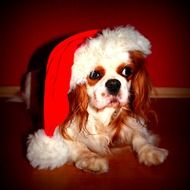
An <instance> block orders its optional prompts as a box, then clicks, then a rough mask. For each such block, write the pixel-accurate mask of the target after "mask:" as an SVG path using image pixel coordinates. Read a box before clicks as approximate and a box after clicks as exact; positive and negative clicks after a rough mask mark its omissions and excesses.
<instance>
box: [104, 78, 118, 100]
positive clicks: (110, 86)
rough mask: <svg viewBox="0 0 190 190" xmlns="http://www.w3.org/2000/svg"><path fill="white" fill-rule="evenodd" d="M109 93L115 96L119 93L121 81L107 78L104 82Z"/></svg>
mask: <svg viewBox="0 0 190 190" xmlns="http://www.w3.org/2000/svg"><path fill="white" fill-rule="evenodd" d="M105 86H106V88H107V90H108V92H109V94H111V95H113V96H116V95H117V94H118V93H119V90H120V87H121V82H120V81H119V80H117V79H109V80H108V81H107V82H106V84H105Z"/></svg>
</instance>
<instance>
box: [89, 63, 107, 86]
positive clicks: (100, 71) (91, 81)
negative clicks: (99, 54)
mask: <svg viewBox="0 0 190 190" xmlns="http://www.w3.org/2000/svg"><path fill="white" fill-rule="evenodd" d="M94 71H97V72H99V73H100V74H101V78H102V77H103V76H104V75H105V72H106V71H105V69H104V68H103V67H102V66H100V65H99V66H97V67H96V68H95V69H94ZM101 78H99V79H94V80H93V79H90V77H89V76H88V77H87V84H88V85H89V86H94V85H95V84H96V83H97V82H98V81H99V80H100V79H101Z"/></svg>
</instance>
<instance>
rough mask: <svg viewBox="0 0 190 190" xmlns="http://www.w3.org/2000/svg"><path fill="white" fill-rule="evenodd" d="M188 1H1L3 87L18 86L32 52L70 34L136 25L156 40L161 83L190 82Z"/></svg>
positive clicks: (154, 59) (153, 59)
mask: <svg viewBox="0 0 190 190" xmlns="http://www.w3.org/2000/svg"><path fill="white" fill-rule="evenodd" d="M187 7H188V6H187V5H185V4H184V3H182V2H179V3H176V1H175V2H172V1H171V2H169V1H139V2H138V1H127V0H126V1H124V0H115V1H103V0H101V1H98V0H90V1H87V0H86V1H85V0H83V1H81V0H69V1H68V2H66V1H56V0H54V1H48V0H46V1H22V2H21V1H15V3H13V2H11V1H10V2H9V1H6V3H4V4H2V5H1V13H0V14H1V23H0V26H1V35H0V38H1V42H0V43H1V53H0V86H18V85H19V84H20V79H21V76H22V74H23V73H24V72H25V70H26V68H27V65H28V64H29V62H30V59H31V57H32V56H33V54H34V53H35V52H36V51H37V50H38V49H39V48H41V47H43V46H44V45H45V44H48V43H49V42H51V41H53V40H56V39H58V38H60V37H64V36H65V35H66V36H67V35H69V34H73V33H76V32H80V31H83V30H89V29H94V28H104V27H108V26H118V25H127V24H130V25H133V26H135V27H136V28H137V29H138V30H139V31H140V32H142V33H143V34H144V35H145V36H146V37H147V38H149V39H150V41H151V42H152V54H151V55H150V56H149V57H148V70H149V72H150V74H151V77H152V80H153V83H154V85H155V86H156V87H188V88H189V87H190V80H189V71H190V56H189V27H188V20H187V19H188V18H189V17H188V15H187V14H188V11H189V10H187Z"/></svg>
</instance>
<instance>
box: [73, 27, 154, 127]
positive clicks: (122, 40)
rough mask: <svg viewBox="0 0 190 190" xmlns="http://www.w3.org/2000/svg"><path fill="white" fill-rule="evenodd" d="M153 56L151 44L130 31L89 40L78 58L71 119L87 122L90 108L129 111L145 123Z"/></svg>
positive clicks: (107, 30) (125, 30)
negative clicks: (148, 58) (148, 61)
mask: <svg viewBox="0 0 190 190" xmlns="http://www.w3.org/2000/svg"><path fill="white" fill-rule="evenodd" d="M149 53H150V43H149V41H148V40H147V39H146V38H144V37H143V36H142V35H141V34H140V33H138V32H137V31H135V30H134V29H133V28H129V27H124V28H122V27H121V28H117V29H115V30H110V29H106V30H103V31H102V33H100V34H98V35H97V36H96V37H95V38H91V39H89V40H87V41H86V42H85V43H84V44H83V45H81V46H80V47H79V48H78V49H77V51H76V52H75V55H74V64H73V67H72V77H71V81H70V86H71V89H70V93H69V102H70V116H72V117H73V116H74V115H75V116H78V117H80V118H81V119H79V120H82V121H84V120H87V117H88V113H87V108H88V106H90V107H91V108H93V109H94V110H96V111H100V110H103V109H105V108H107V107H113V108H115V109H120V108H125V109H127V110H130V113H132V114H134V115H137V116H139V117H142V118H144V119H145V118H146V111H147V109H148V106H149V92H150V89H151V85H150V80H149V77H148V74H147V71H146V68H145V62H146V61H145V59H146V55H147V54H149ZM70 119H71V118H70V117H69V120H70ZM80 126H82V125H80Z"/></svg>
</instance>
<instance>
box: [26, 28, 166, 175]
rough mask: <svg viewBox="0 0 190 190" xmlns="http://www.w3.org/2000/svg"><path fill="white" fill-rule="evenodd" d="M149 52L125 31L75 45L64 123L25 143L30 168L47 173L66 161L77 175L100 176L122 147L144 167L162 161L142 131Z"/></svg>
mask: <svg viewBox="0 0 190 190" xmlns="http://www.w3.org/2000/svg"><path fill="white" fill-rule="evenodd" d="M150 48H151V45H150V42H149V40H148V39H147V38H145V37H144V36H143V35H142V34H141V33H139V32H138V31H137V30H136V29H134V27H131V26H121V27H116V28H114V29H110V28H107V29H103V30H102V31H101V32H98V33H97V34H96V35H95V36H93V37H90V38H88V39H87V40H86V41H84V42H83V43H82V44H80V46H79V47H78V48H77V49H76V51H75V52H74V58H73V62H74V63H73V65H72V68H71V79H70V88H69V92H68V102H69V112H68V115H67V117H66V119H65V120H64V121H63V122H62V123H61V124H59V125H58V126H56V128H55V131H54V134H53V136H52V137H48V136H47V135H46V134H45V132H44V130H43V129H40V130H39V131H38V132H37V133H36V134H34V135H30V136H29V138H28V150H27V157H28V159H29V161H30V163H31V164H32V166H33V167H38V168H41V169H43V168H50V169H53V168H56V167H60V166H62V165H63V164H65V163H67V162H72V163H74V164H75V166H76V167H77V168H79V169H81V170H83V171H90V172H94V173H105V172H108V170H109V163H108V157H109V156H110V155H113V154H114V153H113V152H114V149H115V148H120V147H124V146H130V147H131V148H132V150H133V151H134V152H135V153H136V155H137V158H138V160H139V162H140V163H142V164H145V165H147V166H151V165H159V164H161V163H163V162H164V161H165V159H166V158H167V156H168V151H167V150H166V149H163V148H159V147H157V146H156V145H155V144H156V137H155V135H153V134H152V133H151V132H150V131H149V130H148V127H147V125H148V123H149V117H148V115H149V113H150V112H151V108H150V92H151V87H152V85H151V81H150V77H149V75H148V72H147V69H146V56H147V55H148V54H150V53H151V50H150ZM47 144H48V145H47ZM52 147H53V148H52ZM52 152H53V153H52Z"/></svg>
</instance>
